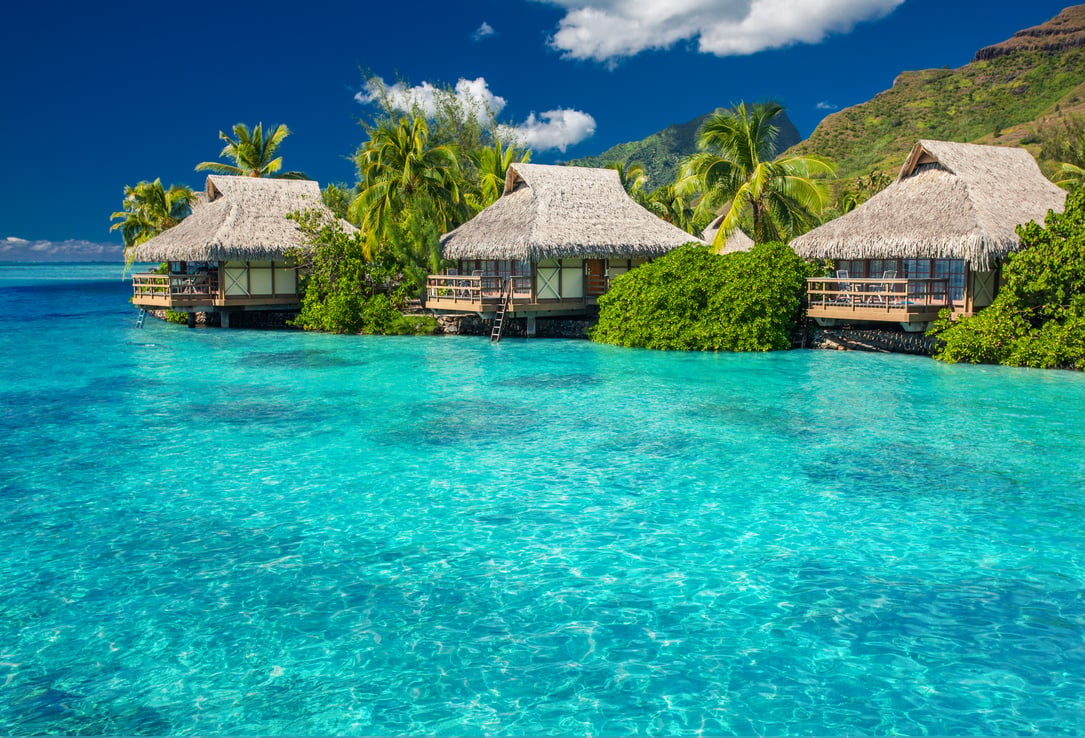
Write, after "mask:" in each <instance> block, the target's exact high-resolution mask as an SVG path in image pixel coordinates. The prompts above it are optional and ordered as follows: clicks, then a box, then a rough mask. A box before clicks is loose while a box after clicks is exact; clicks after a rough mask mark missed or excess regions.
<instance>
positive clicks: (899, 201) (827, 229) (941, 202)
mask: <svg viewBox="0 0 1085 738" xmlns="http://www.w3.org/2000/svg"><path fill="white" fill-rule="evenodd" d="M1065 199H1066V193H1065V192H1064V191H1063V190H1061V189H1059V188H1058V187H1056V186H1055V185H1054V184H1052V183H1051V182H1049V181H1048V180H1047V178H1045V177H1044V176H1043V174H1041V173H1040V168H1039V167H1038V166H1037V165H1036V160H1035V159H1033V158H1032V155H1031V154H1030V153H1029V152H1028V151H1026V150H1025V149H1019V148H1009V147H1005V146H979V145H976V144H961V143H948V142H946V141H920V142H919V143H917V144H916V145H915V146H914V147H913V148H912V152H911V154H909V155H908V160H907V161H906V162H905V163H904V167H903V168H902V169H901V171H900V175H899V176H898V177H897V179H896V181H895V182H894V183H893V184H891V185H889V187H887V188H885V189H884V190H882V191H881V192H879V193H878V194H876V195H874V197H872V198H870V200H868V201H867V202H865V203H863V204H862V205H860V206H859V207H857V208H856V209H855V210H853V211H851V212H850V213H848V214H847V215H844V216H842V217H840V218H837V219H836V220H833V221H830V222H828V223H826V224H825V225H822V226H820V227H818V228H815V229H814V230H812V231H810V232H809V233H807V234H805V235H802V236H799V237H798V238H796V239H794V240H793V241H792V242H791V247H792V248H793V249H795V252H796V253H798V254H799V256H802V257H806V258H819V259H826V258H828V259H878V258H898V259H964V260H965V261H967V262H968V263H969V264H970V265H971V267H972V268H973V269H981V270H986V269H990V268H992V267H993V266H994V265H995V264H997V263H998V262H999V261H1001V260H1002V259H1003V258H1004V257H1005V256H1006V255H1007V254H1009V253H1011V252H1013V251H1016V250H1017V249H1019V248H1020V247H1021V244H1020V242H1019V241H1018V238H1017V234H1016V232H1015V230H1014V229H1015V227H1016V226H1018V225H1020V224H1022V223H1028V222H1029V221H1033V220H1034V221H1037V222H1041V223H1042V222H1043V219H1044V217H1045V216H1046V215H1047V212H1048V211H1049V210H1055V211H1061V210H1062V208H1063V203H1064V201H1065Z"/></svg>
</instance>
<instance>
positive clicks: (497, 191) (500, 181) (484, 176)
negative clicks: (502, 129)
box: [469, 137, 531, 211]
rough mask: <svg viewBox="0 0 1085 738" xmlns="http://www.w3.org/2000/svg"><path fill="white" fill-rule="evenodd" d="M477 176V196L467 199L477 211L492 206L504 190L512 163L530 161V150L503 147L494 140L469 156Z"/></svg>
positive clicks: (497, 140) (496, 139)
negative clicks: (506, 176) (491, 143)
mask: <svg viewBox="0 0 1085 738" xmlns="http://www.w3.org/2000/svg"><path fill="white" fill-rule="evenodd" d="M469 156H470V157H471V161H472V162H473V163H474V165H475V172H476V173H477V176H478V195H477V196H472V197H470V198H469V199H470V200H471V201H472V202H471V205H472V207H473V208H474V209H475V210H476V211H478V210H482V209H483V208H485V207H487V206H489V205H491V204H493V202H494V201H495V200H497V198H499V197H501V193H502V192H503V191H504V190H505V175H506V174H508V171H509V165H510V164H512V163H513V162H525V163H526V162H529V161H531V150H530V149H517V148H516V147H515V146H509V147H508V148H505V147H504V144H502V143H501V139H499V138H496V137H495V138H494V142H493V146H488V147H485V148H480V149H476V150H475V151H473V152H471V153H470V154H469Z"/></svg>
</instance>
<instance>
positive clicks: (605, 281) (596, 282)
mask: <svg viewBox="0 0 1085 738" xmlns="http://www.w3.org/2000/svg"><path fill="white" fill-rule="evenodd" d="M609 289H610V279H609V278H608V277H606V276H604V275H602V274H589V275H588V276H587V277H585V278H584V294H585V295H587V296H588V297H599V295H602V294H604V293H605V292H606V291H607V290H609Z"/></svg>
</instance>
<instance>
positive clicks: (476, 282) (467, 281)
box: [426, 274, 531, 308]
mask: <svg viewBox="0 0 1085 738" xmlns="http://www.w3.org/2000/svg"><path fill="white" fill-rule="evenodd" d="M505 279H507V278H506V277H501V276H498V275H496V274H483V275H477V274H476V275H467V274H431V275H429V276H428V277H426V302H427V303H429V302H438V301H439V302H442V303H443V302H452V303H456V304H459V303H462V304H463V306H464V307H465V308H469V307H470V306H473V305H474V306H478V305H482V304H483V302H487V303H494V304H497V303H499V302H501V298H502V288H503V286H504V281H505ZM511 279H512V299H513V301H514V302H515V301H516V300H525V299H531V277H530V276H529V275H521V276H514V277H512V278H511Z"/></svg>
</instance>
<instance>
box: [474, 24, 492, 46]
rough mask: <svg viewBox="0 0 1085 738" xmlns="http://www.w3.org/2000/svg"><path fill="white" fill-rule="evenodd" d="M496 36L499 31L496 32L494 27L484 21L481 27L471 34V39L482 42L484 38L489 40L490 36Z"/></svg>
mask: <svg viewBox="0 0 1085 738" xmlns="http://www.w3.org/2000/svg"><path fill="white" fill-rule="evenodd" d="M496 35H497V31H495V30H494V27H493V26H491V25H490V24H489V23H487V22H486V21H482V25H481V26H479V27H478V28H477V29H476V30H475V32H474V33H472V34H471V38H472V39H473V40H474V41H481V40H482V39H484V38H489V37H490V36H496Z"/></svg>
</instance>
